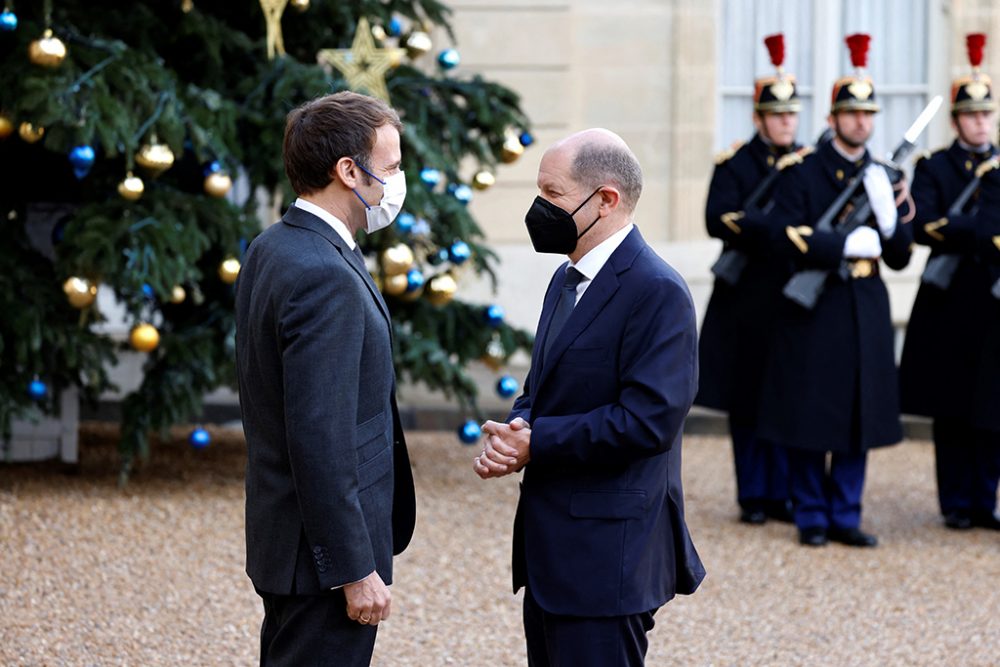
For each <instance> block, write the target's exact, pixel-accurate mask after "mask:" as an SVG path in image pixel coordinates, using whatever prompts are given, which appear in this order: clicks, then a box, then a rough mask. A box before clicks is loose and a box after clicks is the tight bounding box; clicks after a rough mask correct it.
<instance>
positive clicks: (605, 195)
mask: <svg viewBox="0 0 1000 667" xmlns="http://www.w3.org/2000/svg"><path fill="white" fill-rule="evenodd" d="M597 196H598V197H600V198H601V203H600V206H601V208H600V212H601V213H602V214H603V215H609V214H610V213H611V212H612V211H614V210H615V209H616V208H618V205H619V204H620V203H621V201H622V195H621V193H620V192H618V189H617V188H613V187H611V186H610V185H608V186H605V187H604V188H602V189H601V191H600V192H598V193H597Z"/></svg>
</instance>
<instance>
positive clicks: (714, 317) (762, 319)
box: [695, 135, 791, 426]
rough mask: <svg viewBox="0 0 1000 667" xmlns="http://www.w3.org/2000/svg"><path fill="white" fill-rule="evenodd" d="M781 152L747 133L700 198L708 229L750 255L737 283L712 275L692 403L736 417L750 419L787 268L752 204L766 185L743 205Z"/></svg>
mask: <svg viewBox="0 0 1000 667" xmlns="http://www.w3.org/2000/svg"><path fill="white" fill-rule="evenodd" d="M783 152H787V151H780V150H779V149H777V148H775V147H774V146H768V145H767V144H766V143H765V142H764V141H763V140H762V139H761V138H760V136H759V135H754V137H753V139H751V140H750V142H749V143H747V144H744V145H743V146H741V147H740V148H739V150H737V151H736V153H735V154H733V156H732V157H731V158H729V159H728V160H724V161H722V162H720V163H719V164H718V165H717V166H716V167H715V172H714V174H713V175H712V184H711V186H710V187H709V190H708V203H707V204H706V206H705V222H706V225H707V227H708V233H709V235H710V236H712V237H713V238H717V239H721V240H722V241H723V243H724V244H725V247H726V248H727V249H728V248H732V249H736V250H739V251H741V252H744V253H746V255H747V257H748V260H749V262H748V264H747V267H746V269H744V271H743V274H742V276H741V277H740V281H739V282H738V283H737V284H736V285H730V284H728V283H726V282H725V281H722V280H718V279H717V280H716V281H715V287H714V288H713V290H712V297H711V299H710V300H709V302H708V308H707V309H706V311H705V318H704V320H702V326H701V336H700V339H699V343H698V362H699V368H700V374H701V375H700V378H699V387H698V396H697V397H696V398H695V403H696V404H698V405H703V406H705V407H709V408H715V409H717V410H725V411H727V412H729V416H730V420H731V421H732V422H733V423H735V424H738V425H747V426H752V425H753V424H754V423H755V422H756V419H757V408H758V403H757V398H758V396H759V394H760V387H761V381H762V379H763V375H764V362H765V360H766V358H767V354H766V351H767V347H768V345H769V342H770V338H771V329H772V328H773V325H774V320H775V317H776V316H777V309H778V306H779V302H780V299H781V287H782V286H783V285H784V284H785V281H787V280H788V277H789V275H790V269H791V263H790V261H789V260H788V259H786V258H784V257H780V256H776V255H775V253H774V251H773V248H772V243H771V233H770V232H769V231H768V227H767V225H768V218H767V217H766V216H765V215H763V214H762V213H761V212H760V210H759V209H762V208H764V206H765V205H766V204H767V203H768V202H769V201H770V199H771V192H767V193H765V194H764V196H763V197H761V200H760V201H758V202H756V204H757V207H756V209H757V210H753V209H752V210H749V211H747V210H744V205H745V204H746V203H747V200H748V198H749V197H750V195H751V194H752V193H753V192H754V190H755V189H756V188H757V186H758V185H759V184H760V183H761V181H763V180H764V179H765V178H766V177H767V175H768V172H770V171H771V170H772V169H775V168H776V167H775V163H776V162H777V160H778V159H779V158H780V157H781V154H782V153H783ZM771 189H772V190H773V187H772V188H771Z"/></svg>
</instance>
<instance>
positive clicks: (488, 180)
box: [472, 169, 497, 190]
mask: <svg viewBox="0 0 1000 667" xmlns="http://www.w3.org/2000/svg"><path fill="white" fill-rule="evenodd" d="M496 182H497V178H496V176H494V175H493V174H491V173H490V172H488V171H486V170H485V169H484V170H483V171H480V172H477V173H476V175H475V176H473V177H472V187H474V188H475V189H477V190H487V189H489V187H490V186H491V185H493V184H494V183H496Z"/></svg>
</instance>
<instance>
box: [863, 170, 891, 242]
mask: <svg viewBox="0 0 1000 667" xmlns="http://www.w3.org/2000/svg"><path fill="white" fill-rule="evenodd" d="M864 183H865V192H867V193H868V202H869V203H870V204H871V206H872V212H873V213H874V214H875V220H876V222H878V228H879V231H880V232H882V237H883V238H889V237H891V236H892V234H893V232H895V231H896V217H897V214H896V193H895V192H893V190H892V183H890V182H889V174H887V173H886V172H885V168H884V167H883V166H882V165H880V164H876V163H872V164H870V165H868V167H866V168H865V175H864Z"/></svg>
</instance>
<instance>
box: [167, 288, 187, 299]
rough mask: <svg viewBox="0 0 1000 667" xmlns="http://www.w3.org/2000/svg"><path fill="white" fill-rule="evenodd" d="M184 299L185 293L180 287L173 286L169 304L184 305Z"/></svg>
mask: <svg viewBox="0 0 1000 667" xmlns="http://www.w3.org/2000/svg"><path fill="white" fill-rule="evenodd" d="M186 298H187V292H186V291H184V288H183V287H181V286H180V285H174V288H173V289H172V290H170V303H184V299H186Z"/></svg>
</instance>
